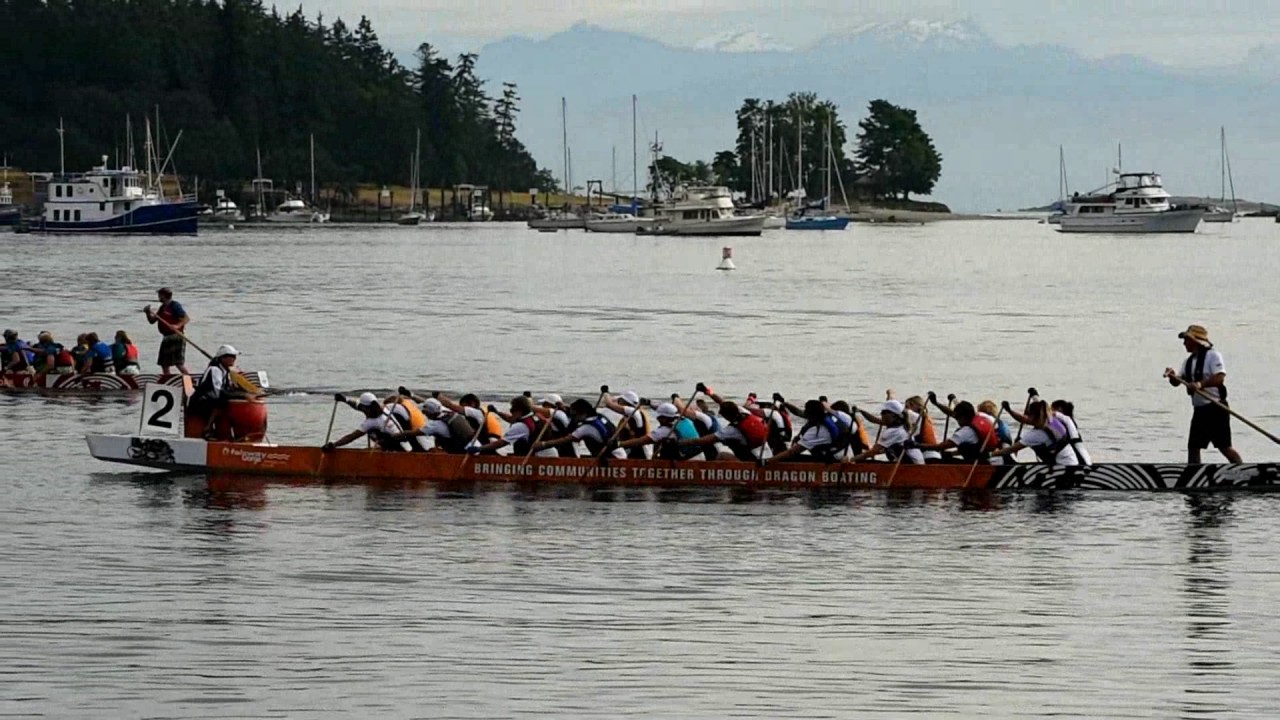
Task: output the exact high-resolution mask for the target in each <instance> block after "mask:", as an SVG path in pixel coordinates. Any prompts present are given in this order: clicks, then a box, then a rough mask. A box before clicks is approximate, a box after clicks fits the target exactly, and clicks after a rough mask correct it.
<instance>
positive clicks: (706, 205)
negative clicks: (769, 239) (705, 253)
mask: <svg viewBox="0 0 1280 720" xmlns="http://www.w3.org/2000/svg"><path fill="white" fill-rule="evenodd" d="M764 221H765V216H764V215H763V214H761V215H739V214H738V212H737V208H736V207H734V204H733V198H732V196H731V195H730V193H729V188H727V187H723V186H704V187H682V188H680V189H679V191H678V192H677V193H676V196H675V197H674V198H673V199H672V202H671V204H670V205H668V206H666V207H663V208H660V209H659V210H658V214H657V216H656V217H654V220H653V224H652V225H650V226H649V227H648V228H643V229H641V230H639V232H640V233H641V234H644V235H700V236H748V237H750V236H758V235H760V234H761V233H763V232H764Z"/></svg>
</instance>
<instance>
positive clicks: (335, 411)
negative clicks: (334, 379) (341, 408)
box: [324, 395, 338, 445]
mask: <svg viewBox="0 0 1280 720" xmlns="http://www.w3.org/2000/svg"><path fill="white" fill-rule="evenodd" d="M336 417H338V397H337V396H336V395H335V396H334V398H333V411H332V412H330V413H329V429H328V430H326V431H325V433H324V444H325V445H328V444H329V439H330V438H332V437H333V421H334V418H336Z"/></svg>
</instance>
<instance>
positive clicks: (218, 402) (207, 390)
mask: <svg viewBox="0 0 1280 720" xmlns="http://www.w3.org/2000/svg"><path fill="white" fill-rule="evenodd" d="M238 355H239V353H238V352H236V349H235V348H233V347H231V346H230V345H223V346H222V347H220V348H218V352H216V353H214V356H213V359H212V360H210V361H209V367H207V368H205V370H204V373H203V374H202V375H201V376H200V381H199V382H197V383H196V387H195V390H193V391H192V393H191V398H190V399H189V400H187V414H188V415H191V416H194V417H198V418H202V419H203V420H204V422H205V430H204V438H205V439H206V440H211V439H213V438H215V437H217V436H218V435H219V434H220V433H219V431H220V430H221V429H222V428H221V427H220V425H221V424H222V423H223V422H226V421H227V419H226V418H227V414H226V411H227V404H228V403H229V402H231V400H232V399H237V398H243V397H246V393H245V392H244V391H243V390H241V389H240V388H239V386H237V385H236V384H235V382H234V381H232V379H231V369H232V368H233V367H235V364H236V357H237V356H238ZM228 430H230V432H228V433H222V434H223V435H224V436H225V437H232V438H234V437H235V428H228Z"/></svg>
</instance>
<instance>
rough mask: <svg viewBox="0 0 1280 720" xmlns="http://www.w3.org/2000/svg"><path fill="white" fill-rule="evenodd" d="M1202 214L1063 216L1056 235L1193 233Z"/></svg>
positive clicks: (1186, 211)
mask: <svg viewBox="0 0 1280 720" xmlns="http://www.w3.org/2000/svg"><path fill="white" fill-rule="evenodd" d="M1203 215H1204V213H1203V212H1202V211H1200V210H1168V211H1165V212H1154V213H1135V214H1132V215H1109V214H1102V215H1098V216H1096V217H1094V216H1089V217H1085V216H1082V215H1064V216H1063V217H1062V219H1061V220H1060V221H1059V222H1058V232H1068V233H1150V234H1155V233H1193V232H1195V231H1196V228H1197V227H1199V226H1200V220H1201V218H1202V217H1203Z"/></svg>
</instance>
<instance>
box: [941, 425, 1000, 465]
mask: <svg viewBox="0 0 1280 720" xmlns="http://www.w3.org/2000/svg"><path fill="white" fill-rule="evenodd" d="M979 414H980V415H985V416H986V417H987V419H988V420H994V418H992V417H991V416H990V415H987V414H986V413H979ZM995 434H996V430H995V423H994V422H993V423H992V424H991V435H992V436H993V437H994V436H995ZM950 439H951V442H953V443H955V444H956V445H977V444H978V443H979V441H980V440H981V438H979V437H978V433H977V432H975V431H974V429H973V428H971V427H969V426H967V425H966V426H964V427H962V428H960V429H959V430H957V431H955V432H953V433H951V438H950ZM988 462H989V463H990V464H992V465H1003V464H1004V458H999V457H993V458H990V459H989V460H988Z"/></svg>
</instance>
